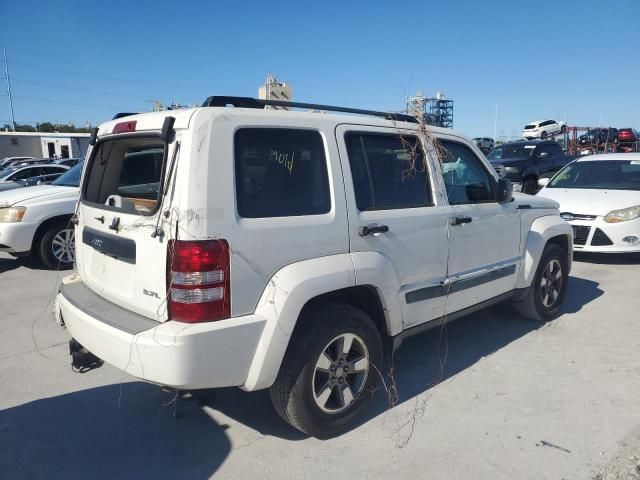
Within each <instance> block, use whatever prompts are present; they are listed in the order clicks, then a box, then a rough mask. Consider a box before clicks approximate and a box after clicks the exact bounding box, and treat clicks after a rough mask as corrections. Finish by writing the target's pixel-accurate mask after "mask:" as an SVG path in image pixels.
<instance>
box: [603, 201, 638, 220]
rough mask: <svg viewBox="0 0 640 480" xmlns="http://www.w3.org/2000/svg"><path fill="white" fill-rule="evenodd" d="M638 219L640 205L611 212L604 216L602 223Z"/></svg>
mask: <svg viewBox="0 0 640 480" xmlns="http://www.w3.org/2000/svg"><path fill="white" fill-rule="evenodd" d="M638 217H640V205H636V206H635V207H629V208H623V209H621V210H612V211H610V212H609V213H607V214H606V215H605V216H604V221H605V222H607V223H620V222H628V221H629V220H635V219H636V218H638Z"/></svg>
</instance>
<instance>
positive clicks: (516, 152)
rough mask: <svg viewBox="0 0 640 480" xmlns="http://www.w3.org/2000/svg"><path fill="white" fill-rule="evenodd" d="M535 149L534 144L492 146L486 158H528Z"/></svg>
mask: <svg viewBox="0 0 640 480" xmlns="http://www.w3.org/2000/svg"><path fill="white" fill-rule="evenodd" d="M535 149H536V146H535V145H526V144H513V145H502V146H501V147H497V148H494V149H493V151H492V152H491V153H490V154H489V156H488V157H487V158H488V159H489V160H500V159H502V158H511V159H513V158H529V157H530V156H531V154H532V153H533V151H534V150H535Z"/></svg>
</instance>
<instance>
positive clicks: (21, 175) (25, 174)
mask: <svg viewBox="0 0 640 480" xmlns="http://www.w3.org/2000/svg"><path fill="white" fill-rule="evenodd" d="M40 171H41V168H40V167H36V168H25V169H23V170H20V171H18V172H16V173H15V174H14V175H12V176H11V178H10V180H25V179H27V178H30V177H35V176H36V175H40Z"/></svg>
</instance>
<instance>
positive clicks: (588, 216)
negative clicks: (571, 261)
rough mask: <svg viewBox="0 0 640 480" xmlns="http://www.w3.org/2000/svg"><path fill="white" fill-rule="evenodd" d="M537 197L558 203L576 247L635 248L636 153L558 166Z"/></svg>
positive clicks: (638, 213) (639, 177) (639, 207)
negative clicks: (572, 234) (571, 231)
mask: <svg viewBox="0 0 640 480" xmlns="http://www.w3.org/2000/svg"><path fill="white" fill-rule="evenodd" d="M540 183H541V184H543V185H545V186H544V188H543V189H542V190H540V191H539V192H538V196H541V197H545V198H550V199H552V200H555V201H556V202H558V203H559V204H560V212H561V213H560V215H561V216H562V218H564V219H565V220H567V221H568V222H569V223H570V224H571V226H572V228H573V233H574V239H573V245H574V248H575V250H576V251H584V252H609V253H627V252H640V153H609V154H603V155H591V156H588V157H582V158H579V159H578V160H576V161H574V162H572V163H570V164H569V165H567V166H566V167H564V168H563V169H562V170H560V171H559V172H558V173H557V174H556V175H555V176H554V177H553V178H552V179H551V181H548V180H547V179H541V181H540Z"/></svg>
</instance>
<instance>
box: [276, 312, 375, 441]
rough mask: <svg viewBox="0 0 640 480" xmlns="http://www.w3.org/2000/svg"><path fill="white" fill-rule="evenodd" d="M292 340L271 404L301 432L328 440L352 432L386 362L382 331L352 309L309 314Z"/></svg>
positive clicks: (363, 315) (361, 313)
mask: <svg viewBox="0 0 640 480" xmlns="http://www.w3.org/2000/svg"><path fill="white" fill-rule="evenodd" d="M299 321H300V322H302V324H301V326H303V327H304V328H299V329H298V330H297V332H296V334H294V336H293V337H292V338H291V341H290V344H289V348H288V350H287V353H286V355H285V358H284V360H283V363H282V366H281V367H280V372H279V373H278V377H277V379H276V381H275V383H274V384H273V386H272V387H271V400H272V402H273V405H274V407H275V409H276V411H277V412H278V413H279V414H280V416H281V417H282V418H283V419H284V420H286V421H287V422H288V423H290V424H291V425H292V426H294V427H295V428H297V429H298V430H300V431H302V432H304V433H306V434H308V435H311V436H314V437H319V438H326V437H329V436H332V435H335V434H337V433H340V432H342V431H344V430H346V429H347V428H349V427H350V426H351V425H352V424H353V422H354V420H355V419H356V417H357V416H358V415H360V413H362V411H363V409H364V408H365V406H366V404H367V400H368V399H369V398H370V397H371V395H372V391H373V388H374V387H375V385H376V383H377V379H378V371H379V370H378V369H381V364H382V341H381V338H380V333H379V332H378V330H377V328H376V326H375V324H374V323H373V321H372V320H371V319H370V318H369V316H368V315H367V314H366V313H364V312H363V311H362V310H359V309H357V308H355V307H352V306H350V305H342V304H333V303H331V304H323V305H318V306H316V307H313V309H311V310H309V311H307V312H306V313H305V314H304V316H303V317H301V318H300V320H299Z"/></svg>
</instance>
